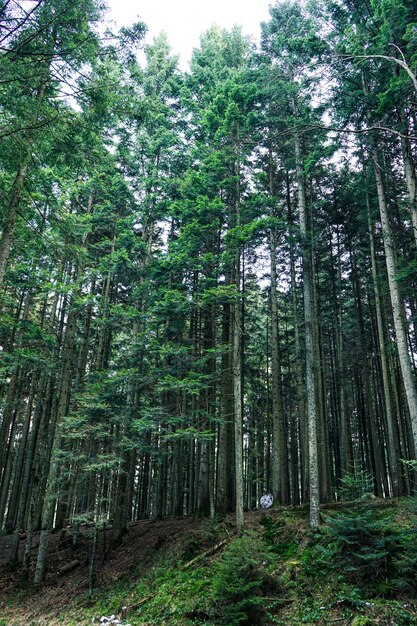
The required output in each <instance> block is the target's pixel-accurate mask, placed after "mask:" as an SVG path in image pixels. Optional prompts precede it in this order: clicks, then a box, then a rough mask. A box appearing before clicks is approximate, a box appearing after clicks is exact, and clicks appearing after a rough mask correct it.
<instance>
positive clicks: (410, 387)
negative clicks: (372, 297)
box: [371, 141, 417, 450]
mask: <svg viewBox="0 0 417 626" xmlns="http://www.w3.org/2000/svg"><path fill="white" fill-rule="evenodd" d="M371 158H372V164H373V168H374V174H375V180H376V186H377V194H378V205H379V212H380V216H381V225H382V235H383V239H384V250H385V261H386V265H387V274H388V287H389V293H390V299H391V306H392V314H393V318H394V328H395V335H396V339H397V348H398V358H399V361H400V369H401V376H402V380H403V384H404V389H405V395H406V399H407V404H408V409H409V412H410V421H411V427H412V431H413V439H414V448H415V450H417V390H416V384H415V380H414V373H413V367H412V363H411V358H410V354H409V352H408V337H407V329H406V322H405V311H404V303H403V302H402V300H401V294H400V288H399V284H398V280H397V275H398V267H397V259H396V251H395V244H394V239H393V234H392V229H391V224H390V219H389V210H388V202H387V197H386V194H385V187H384V180H383V177H382V170H381V165H380V163H379V159H378V152H377V148H376V143H375V141H373V142H372V145H371Z"/></svg>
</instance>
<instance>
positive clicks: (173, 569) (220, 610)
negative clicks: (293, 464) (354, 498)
mask: <svg viewBox="0 0 417 626" xmlns="http://www.w3.org/2000/svg"><path fill="white" fill-rule="evenodd" d="M410 503H411V504H410ZM413 507H414V508H413ZM415 509H416V505H415V501H414V500H413V501H411V500H410V501H407V500H402V501H375V502H372V503H366V504H359V505H345V506H342V507H340V506H332V507H330V506H329V507H325V509H324V510H323V529H322V530H321V531H320V533H316V534H312V533H311V531H310V530H309V524H308V510H307V508H305V507H299V508H279V507H277V508H274V509H271V510H269V511H250V512H248V513H246V515H245V524H246V531H245V533H244V535H243V538H240V539H239V538H236V532H235V530H236V529H235V525H234V519H233V516H225V517H223V518H217V519H216V520H208V519H198V518H191V517H184V518H175V519H173V518H170V519H164V520H160V521H159V520H144V521H139V522H135V523H132V524H130V526H129V529H128V532H127V533H126V534H125V536H124V537H123V540H122V543H121V545H120V546H119V547H118V548H117V549H114V550H112V551H109V550H108V545H109V539H110V531H101V533H100V537H99V547H98V565H97V577H96V583H95V591H94V593H93V594H92V595H89V594H88V580H89V555H90V550H91V544H92V535H93V530H92V529H91V528H88V527H84V528H82V531H81V535H80V540H79V543H78V546H77V548H76V550H75V551H74V550H73V549H72V536H71V534H72V531H71V529H70V528H68V529H65V530H64V531H62V532H59V533H56V534H54V535H52V537H51V547H50V558H49V562H48V576H47V581H46V585H45V586H44V587H42V588H41V589H33V588H31V587H28V586H27V585H25V584H24V583H22V581H21V578H20V572H19V571H18V570H16V571H11V570H10V568H9V566H8V557H9V553H10V545H11V536H3V537H0V626H23V625H25V626H35V625H37V626H55V625H59V624H62V625H66V626H76V625H83V624H85V625H86V624H91V623H96V624H99V623H100V619H101V618H103V617H104V616H105V617H110V616H111V615H114V616H115V618H114V622H113V623H116V619H119V620H120V622H119V623H120V624H122V625H123V626H125V625H127V624H130V626H137V625H138V626H139V625H148V626H156V625H157V624H161V625H163V624H166V625H170V624H172V625H193V624H194V625H203V624H205V625H206V626H211V625H212V626H216V625H220V624H224V625H226V626H233V625H234V624H237V625H238V624H242V625H243V624H247V625H255V624H282V625H293V626H297V625H298V624H335V625H337V626H338V625H342V626H343V625H345V626H348V625H349V626H370V625H372V624H380V625H387V626H388V625H390V626H391V625H392V626H401V625H412V624H417V581H416V580H415V573H414V572H415V571H416V570H415V566H416V564H417V548H416V549H414V548H411V549H410V550H411V551H410V550H408V548H407V546H408V544H404V541H407V542H409V545H410V546H413V545H416V546H417V530H416V529H417V512H415ZM331 519H337V520H338V522H337V524H339V526H340V524H341V527H339V526H337V533H339V534H340V535H341V537H342V539H340V540H339V537H338V536H336V535H335V532H336V531H335V527H334V525H332V524H331V522H329V520H331ZM352 520H353V523H352ZM343 524H345V525H347V527H348V531H347V540H346V541H345V539H346V529H345V528H344V526H343ZM352 525H353V526H355V525H356V526H357V533H356V535H355V532H353V535H352ZM326 527H328V528H326ZM349 533H350V534H349ZM395 533H396V534H395ZM356 536H358V537H359V543H355V541H356V539H355V537H356ZM404 537H406V539H404ZM38 539H39V538H38V537H36V538H35V541H34V545H33V555H34V556H35V555H36V546H37V541H38ZM401 542H402V543H401ZM24 543H25V542H24V541H23V540H22V541H21V544H22V545H21V550H23V544H24ZM346 546H353V547H352V553H351V555H350V556H349V550H350V547H348V551H347V552H346ZM390 546H391V547H390ZM392 546H394V547H392ZM404 546H405V547H404ZM390 550H391V552H392V550H395V554H394V553H392V554H391V552H390ZM265 555H266V556H265ZM405 556H406V557H407V559H406V560H404V559H405ZM410 558H411V561H412V562H411V564H410V562H409V561H410ZM413 559H414V560H415V562H414V561H413ZM75 561H79V564H78V565H77V566H76V567H75V569H73V570H72V571H70V572H68V573H65V572H64V571H63V569H65V566H67V565H68V564H70V563H74V562H75ZM397 563H400V565H401V567H402V569H401V567H400V569H399V570H398V567H397V566H396V564H397ZM32 567H33V565H32ZM407 567H408V569H407ZM396 568H397V569H396ZM398 571H400V572H401V574H400V578H401V580H399V575H398ZM396 572H397V573H396ZM410 572H412V573H411V574H410ZM32 575H33V572H32ZM407 576H408V578H407ZM236 580H237V582H236ZM236 587H240V589H239V588H236Z"/></svg>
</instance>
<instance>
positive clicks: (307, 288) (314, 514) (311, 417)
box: [294, 134, 320, 529]
mask: <svg viewBox="0 0 417 626" xmlns="http://www.w3.org/2000/svg"><path fill="white" fill-rule="evenodd" d="M294 148H295V157H296V170H297V187H298V208H299V212H300V235H301V239H302V245H303V291H304V323H305V353H306V391H307V424H308V452H309V485H310V525H311V527H312V528H313V529H316V528H317V527H318V525H319V522H320V513H319V472H318V450H317V406H316V383H315V378H314V327H313V322H314V320H313V315H314V301H313V298H314V296H313V272H312V259H311V247H310V242H309V235H310V233H309V229H308V223H307V203H306V194H305V182H304V167H303V158H302V152H301V142H300V137H299V136H298V134H296V135H295V136H294Z"/></svg>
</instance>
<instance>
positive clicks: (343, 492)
mask: <svg viewBox="0 0 417 626" xmlns="http://www.w3.org/2000/svg"><path fill="white" fill-rule="evenodd" d="M373 491H374V479H373V475H372V474H371V473H370V472H368V471H366V470H357V471H356V472H344V473H343V475H342V478H341V480H340V487H339V489H338V496H339V498H340V499H341V500H358V499H360V498H366V496H368V495H369V496H371V495H372V494H373Z"/></svg>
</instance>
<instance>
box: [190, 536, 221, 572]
mask: <svg viewBox="0 0 417 626" xmlns="http://www.w3.org/2000/svg"><path fill="white" fill-rule="evenodd" d="M226 543H227V539H223V541H220V543H217V544H216V545H215V546H213V547H212V548H209V550H206V551H205V552H202V553H201V554H199V555H198V556H196V557H195V558H194V559H192V560H191V561H188V563H186V564H185V565H184V566H183V569H186V568H187V567H190V566H191V565H193V564H194V563H195V562H196V561H199V560H200V559H204V558H205V557H206V556H211V555H212V554H215V553H216V552H218V551H219V550H220V549H221V548H223V546H225V545H226Z"/></svg>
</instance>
